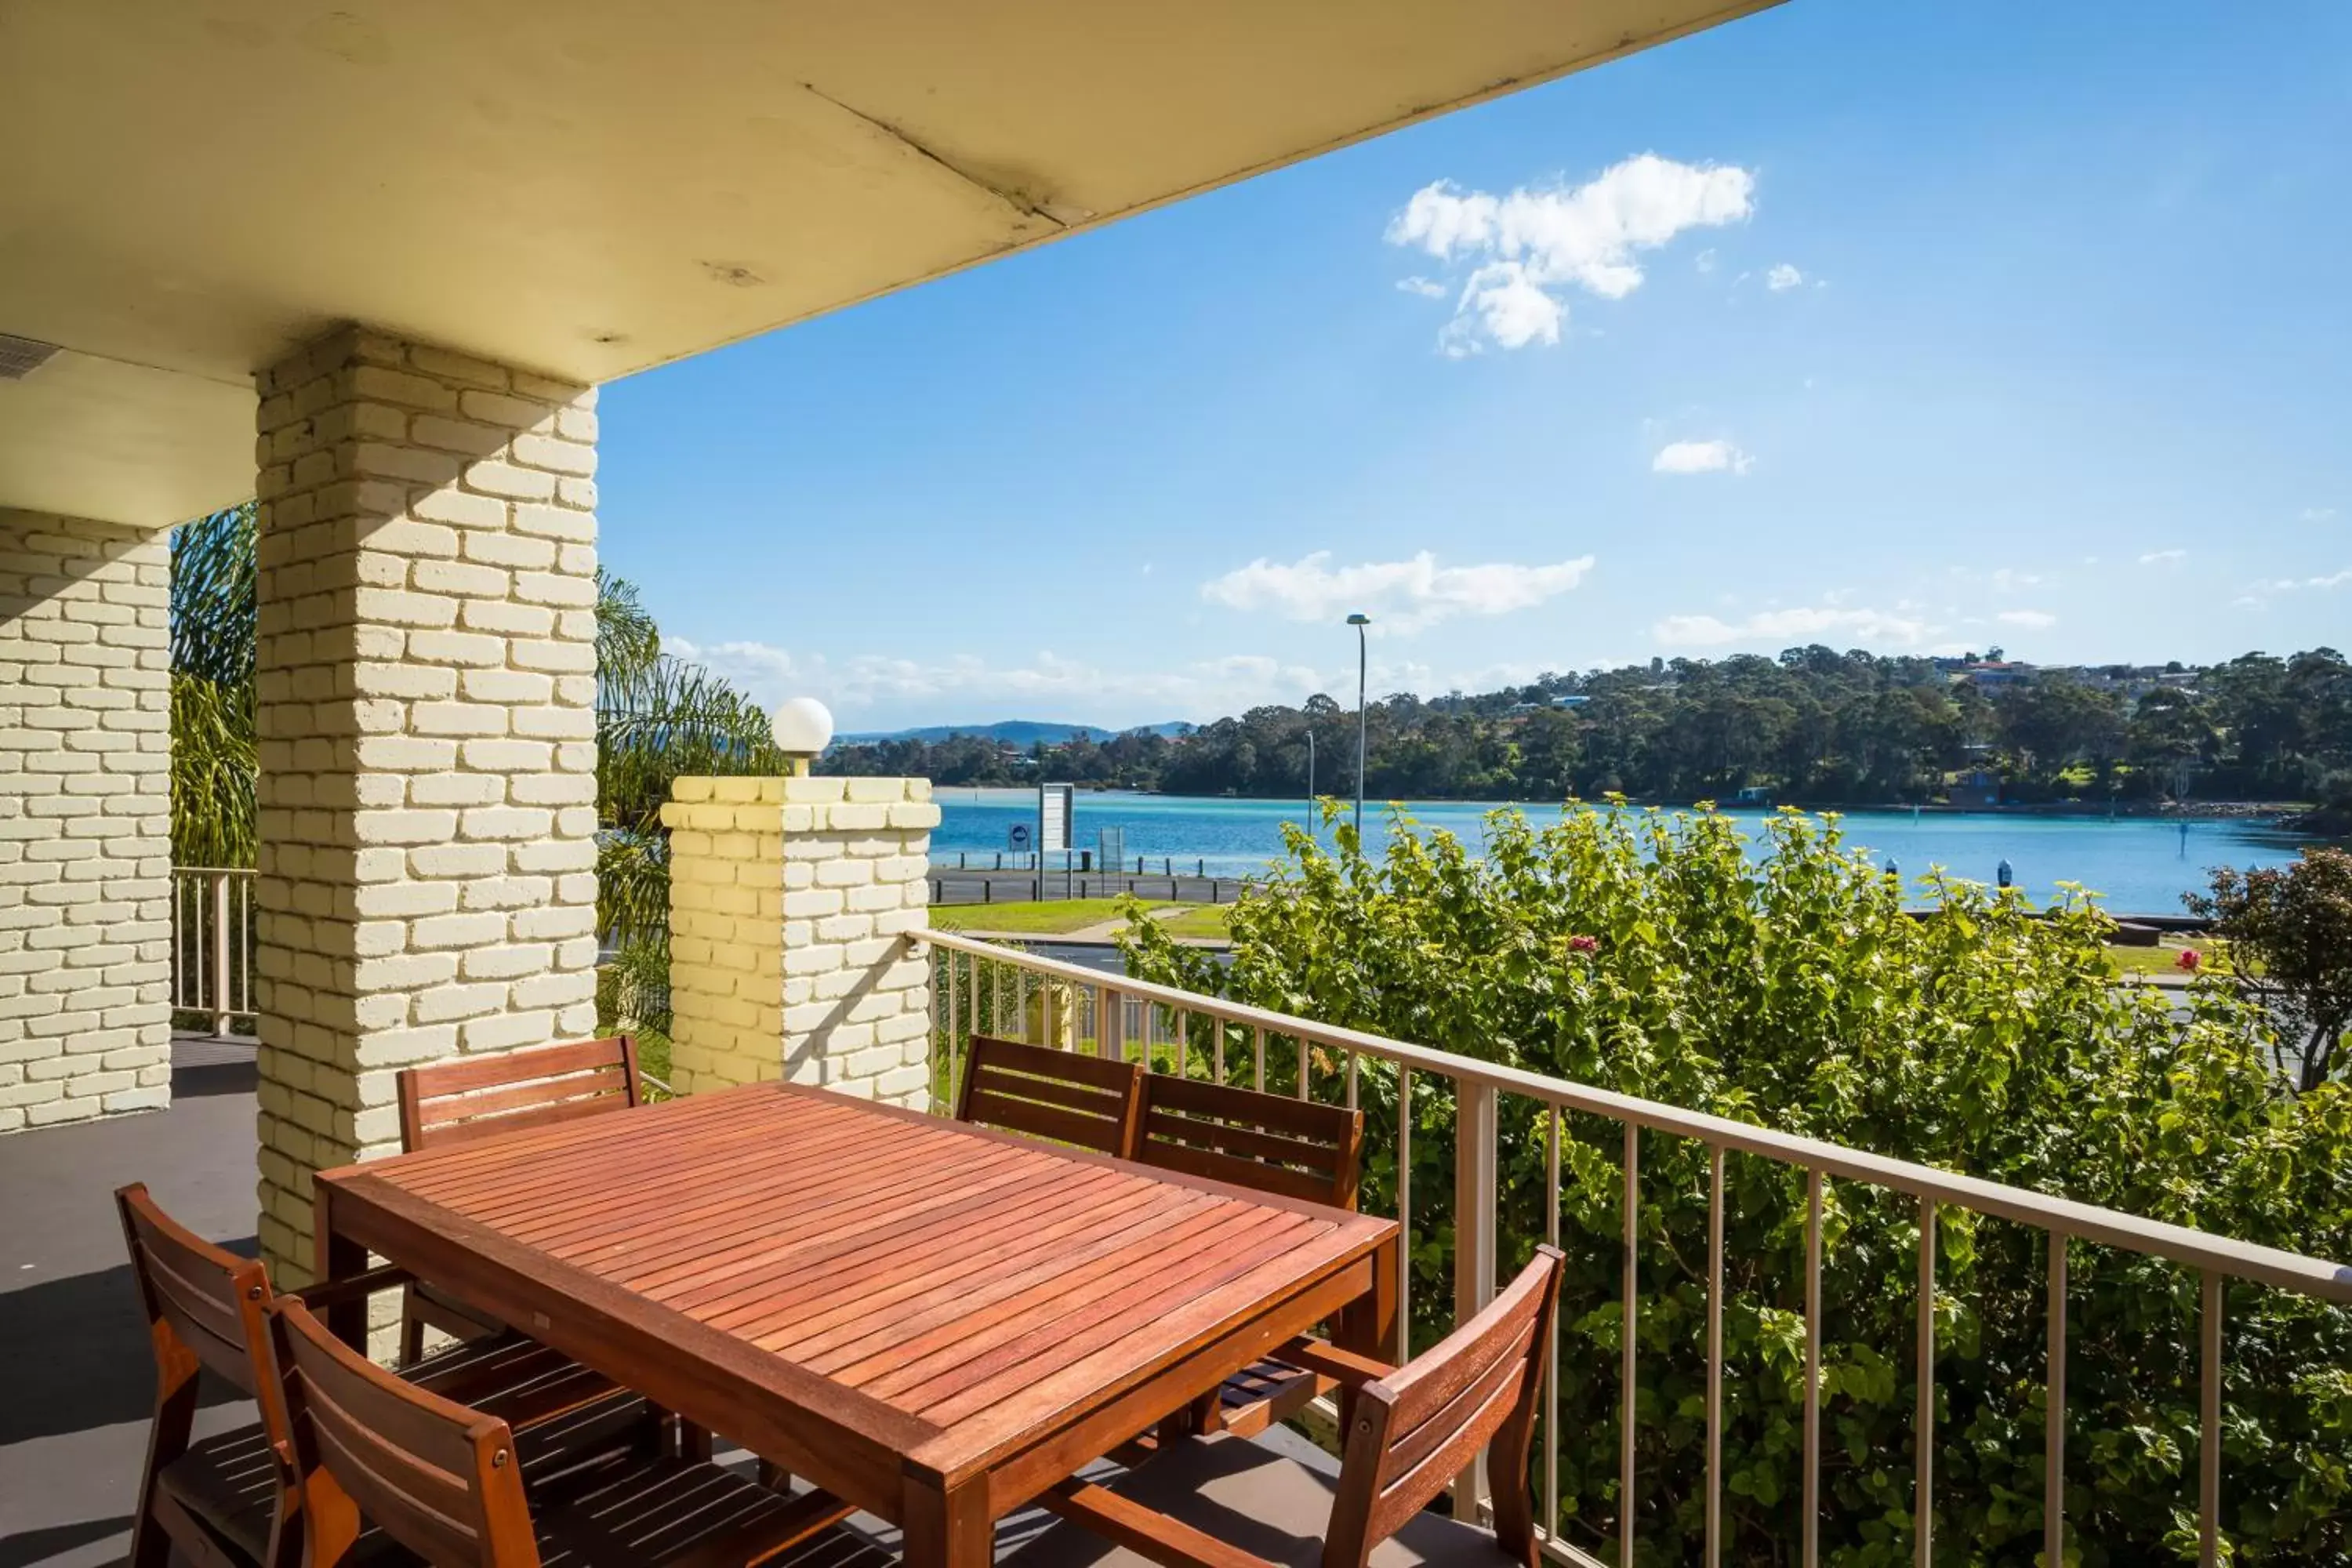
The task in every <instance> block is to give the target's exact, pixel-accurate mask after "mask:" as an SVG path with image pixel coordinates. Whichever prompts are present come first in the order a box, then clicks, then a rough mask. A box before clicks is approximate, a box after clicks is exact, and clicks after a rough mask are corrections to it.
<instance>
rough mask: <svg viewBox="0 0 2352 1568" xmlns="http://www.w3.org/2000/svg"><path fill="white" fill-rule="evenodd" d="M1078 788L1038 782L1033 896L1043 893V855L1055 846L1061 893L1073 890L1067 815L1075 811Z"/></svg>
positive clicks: (1073, 785) (1069, 892)
mask: <svg viewBox="0 0 2352 1568" xmlns="http://www.w3.org/2000/svg"><path fill="white" fill-rule="evenodd" d="M1077 793H1078V789H1077V786H1076V784H1039V785H1038V786H1037V896H1038V897H1039V898H1040V899H1043V898H1044V897H1045V857H1046V856H1048V855H1050V854H1052V853H1053V852H1054V851H1055V850H1056V849H1058V850H1060V851H1061V852H1062V896H1063V897H1064V898H1067V897H1069V896H1070V894H1071V893H1072V892H1073V891H1074V890H1075V888H1074V884H1073V879H1072V875H1071V870H1070V862H1071V858H1072V857H1071V855H1070V818H1071V817H1072V816H1075V815H1076V813H1075V811H1074V810H1073V808H1074V807H1075V806H1076V804H1077Z"/></svg>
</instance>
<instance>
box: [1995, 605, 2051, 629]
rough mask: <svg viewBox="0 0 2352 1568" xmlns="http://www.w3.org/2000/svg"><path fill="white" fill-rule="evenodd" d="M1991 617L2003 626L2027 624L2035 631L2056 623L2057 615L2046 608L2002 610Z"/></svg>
mask: <svg viewBox="0 0 2352 1568" xmlns="http://www.w3.org/2000/svg"><path fill="white" fill-rule="evenodd" d="M1993 619H1994V620H1997V621H1999V622H2000V624H2001V625H2003V626H2029V627H2032V629H2033V630H2035V631H2042V630H2046V629H2047V628H2049V627H2051V626H2056V625H2057V624H2058V617H2057V616H2053V615H2052V614H2051V613H2050V612H2049V611H2047V610H2003V611H2001V612H2000V614H1999V615H1997V616H1994V617H1993Z"/></svg>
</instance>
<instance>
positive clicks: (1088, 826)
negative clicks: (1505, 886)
mask: <svg viewBox="0 0 2352 1568" xmlns="http://www.w3.org/2000/svg"><path fill="white" fill-rule="evenodd" d="M939 801H940V807H941V811H940V830H939V832H938V833H936V834H935V835H933V836H932V839H931V855H932V858H933V860H934V861H935V862H939V863H942V864H945V865H949V866H952V865H955V864H956V863H957V862H958V860H959V858H969V860H970V863H971V864H972V865H974V866H984V865H992V864H994V861H995V857H996V855H997V854H998V853H999V852H1000V851H1004V850H1006V849H1007V848H1008V846H1009V843H1010V835H1011V832H1012V830H1013V827H1014V826H1016V825H1021V824H1026V825H1028V826H1030V828H1031V830H1032V831H1033V832H1034V825H1035V823H1036V816H1037V796H1036V793H1035V792H1034V791H1029V790H1017V789H942V790H940V792H939ZM1403 809H1404V811H1405V812H1406V813H1407V814H1408V815H1409V816H1412V819H1413V820H1414V821H1415V822H1417V823H1419V824H1420V825H1421V826H1422V827H1423V829H1424V830H1427V829H1431V828H1443V829H1444V830H1445V831H1446V832H1449V833H1453V834H1455V835H1457V836H1459V837H1462V838H1464V839H1465V840H1466V841H1468V842H1470V843H1472V844H1476V843H1478V842H1480V841H1481V839H1482V837H1483V824H1484V820H1485V817H1486V813H1488V812H1490V811H1492V810H1494V809H1496V803H1491V802H1490V803H1477V802H1469V801H1426V802H1412V803H1408V804H1407V805H1405V806H1404V807H1403ZM1522 809H1524V810H1525V811H1527V812H1528V815H1529V816H1533V817H1536V818H1537V819H1538V820H1540V819H1541V818H1542V817H1543V816H1546V815H1547V814H1549V813H1552V812H1556V811H1557V810H1558V809H1559V807H1557V806H1555V805H1527V806H1523V807H1522ZM1727 815H1728V816H1733V817H1735V818H1738V819H1742V820H1743V821H1744V822H1745V823H1746V824H1747V825H1748V834H1749V837H1750V838H1751V840H1760V838H1761V837H1762V834H1761V832H1760V830H1759V826H1758V825H1759V823H1760V819H1761V817H1762V816H1763V815H1764V814H1763V813H1761V812H1759V811H1756V810H1752V809H1749V810H1728V809H1727ZM1306 820H1307V809H1306V805H1305V803H1304V802H1299V801H1272V800H1233V799H1202V798H1194V797H1190V796H1183V795H1128V794H1119V793H1115V792H1104V793H1100V794H1087V793H1083V792H1082V793H1081V794H1080V795H1078V797H1077V810H1076V816H1075V818H1074V824H1075V842H1076V845H1077V847H1079V848H1081V849H1093V848H1095V847H1096V846H1097V842H1098V835H1099V834H1100V833H1101V831H1102V830H1103V829H1105V828H1116V829H1119V830H1121V832H1122V833H1123V835H1124V837H1125V839H1126V847H1127V856H1128V861H1129V865H1130V866H1131V865H1132V864H1133V863H1134V860H1135V858H1136V857H1138V856H1141V857H1143V858H1144V859H1145V861H1146V862H1147V864H1148V866H1149V868H1150V869H1151V870H1153V871H1158V870H1160V868H1161V866H1162V864H1163V863H1164V862H1166V861H1170V860H1172V861H1174V862H1175V864H1176V868H1177V869H1179V870H1181V871H1187V872H1189V871H1191V870H1192V869H1193V868H1195V867H1196V866H1197V867H1200V868H1202V869H1204V870H1205V871H1206V872H1207V873H1208V874H1209V875H1212V876H1224V877H1251V876H1257V875H1260V874H1262V873H1264V872H1265V869H1266V867H1267V864H1268V862H1269V861H1271V860H1273V859H1275V858H1276V857H1278V856H1279V855H1280V854H1281V853H1282V825H1283V824H1284V823H1285V822H1297V823H1304V822H1305V821H1306ZM1844 823H1845V829H1846V836H1847V840H1848V842H1849V843H1851V844H1853V845H1855V846H1858V847H1864V848H1867V849H1868V850H1869V851H1870V854H1871V857H1872V858H1873V859H1874V861H1877V862H1880V863H1884V862H1885V861H1887V860H1892V861H1894V862H1895V865H1896V867H1897V868H1899V869H1900V870H1901V872H1902V873H1903V875H1904V876H1905V877H1906V879H1910V878H1916V877H1918V876H1921V875H1924V874H1925V873H1926V872H1927V869H1928V868H1930V867H1931V866H1941V867H1943V868H1945V869H1946V870H1948V871H1949V872H1951V873H1952V874H1953V875H1955V876H1960V877H1968V878H1971V879H1975V880H1978V881H1984V882H1990V881H1992V880H1993V879H1994V875H1995V872H1996V870H1997V869H1998V868H1999V867H2000V863H2001V862H2002V861H2003V860H2007V861H2008V862H2009V863H2010V865H2011V868H2012V870H2013V873H2014V876H2015V878H2016V883H2017V886H2018V887H2020V888H2021V889H2024V890H2025V891H2026V892H2027V893H2028V894H2029V895H2030V896H2031V897H2032V898H2034V899H2036V900H2047V899H2050V898H2052V897H2054V896H2055V894H2056V892H2057V885H2058V884H2059V883H2061V882H2079V883H2081V884H2082V885H2083V886H2084V887H2086V888H2088V889H2091V890H2092V891H2093V892H2095V893H2097V894H2099V895H2101V897H2102V898H2103V899H2104V900H2105V904H2106V907H2107V908H2108V909H2109V910H2113V911H2115V912H2116V913H2118V914H2179V912H2181V910H2180V895H2181V894H2183V893H2185V892H2188V891H2189V890H2191V889H2201V888H2203V887H2204V885H2205V879H2206V874H2207V872H2208V871H2209V870H2210V868H2213V867H2216V866H2223V865H2228V866H2238V867H2255V866H2273V865H2279V864H2282V863H2284V862H2285V861H2288V860H2292V859H2293V858H2294V854H2295V847H2296V845H2297V844H2298V843H2299V842H2300V840H2299V839H2298V838H2296V837H2294V835H2291V834H2286V833H2283V832H2280V831H2279V830H2278V829H2276V828H2274V827H2272V826H2269V825H2267V824H2265V823H2262V822H2256V821H2237V820H2231V821H2196V822H2190V823H2188V824H2186V825H2185V830H2184V825H2183V824H2182V823H2180V822H2177V821H2166V820H2160V819H2155V818H2147V817H2120V818H2116V819H2112V820H2111V819H2108V818H2105V817H2075V816H2011V815H2007V814H2004V813H1999V812H1921V813H1917V814H1916V815H1915V814H1914V813H1912V812H1909V811H1857V812H1853V813H1850V814H1847V816H1845V818H1844ZM1388 832H1389V827H1388V808H1387V806H1386V805H1380V804H1375V803H1371V802H1367V803H1366V804H1365V807H1364V836H1365V837H1366V839H1367V840H1368V841H1369V847H1370V850H1371V852H1372V853H1373V854H1374V855H1378V854H1380V853H1381V849H1382V847H1384V845H1385V844H1386V842H1387V837H1388ZM1325 839H1326V842H1327V843H1328V834H1326V835H1325ZM1756 852H1757V853H1761V852H1762V850H1761V847H1760V845H1759V847H1758V848H1757V850H1756ZM1005 863H1006V864H1007V865H1011V864H1013V860H1012V859H1011V858H1007V860H1006V862H1005Z"/></svg>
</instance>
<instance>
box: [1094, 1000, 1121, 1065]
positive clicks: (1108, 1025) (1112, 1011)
mask: <svg viewBox="0 0 2352 1568" xmlns="http://www.w3.org/2000/svg"><path fill="white" fill-rule="evenodd" d="M1095 1054H1096V1055H1097V1056H1099V1057H1108V1058H1110V1059H1111V1060H1112V1061H1115V1062H1118V1061H1125V1060H1126V1059H1127V993H1125V992H1124V991H1120V990H1118V988H1116V987H1115V986H1109V985H1106V986H1104V987H1103V995H1102V1000H1101V1001H1099V1002H1097V1004H1095Z"/></svg>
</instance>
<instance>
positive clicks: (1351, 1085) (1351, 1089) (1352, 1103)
mask: <svg viewBox="0 0 2352 1568" xmlns="http://www.w3.org/2000/svg"><path fill="white" fill-rule="evenodd" d="M1356 1056H1357V1053H1356V1052H1354V1051H1349V1053H1348V1109H1349V1110H1355V1109H1356Z"/></svg>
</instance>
